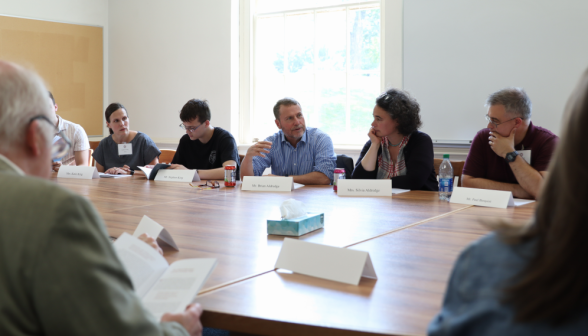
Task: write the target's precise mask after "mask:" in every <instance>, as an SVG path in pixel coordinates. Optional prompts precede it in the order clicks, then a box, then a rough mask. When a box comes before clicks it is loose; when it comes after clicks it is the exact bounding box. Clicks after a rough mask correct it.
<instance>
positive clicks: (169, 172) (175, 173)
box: [155, 169, 200, 182]
mask: <svg viewBox="0 0 588 336" xmlns="http://www.w3.org/2000/svg"><path fill="white" fill-rule="evenodd" d="M195 176H196V170H187V169H160V170H159V171H158V172H157V175H156V176H155V181H168V182H193V181H194V182H195V181H200V179H198V180H195Z"/></svg>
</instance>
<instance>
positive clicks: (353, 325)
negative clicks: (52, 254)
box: [56, 175, 534, 335]
mask: <svg viewBox="0 0 588 336" xmlns="http://www.w3.org/2000/svg"><path fill="white" fill-rule="evenodd" d="M56 180H58V181H57V182H58V183H59V184H61V185H63V186H64V187H67V188H69V189H72V190H74V191H75V192H77V193H79V194H82V195H84V196H86V197H87V198H89V199H90V200H91V201H92V203H94V205H95V206H96V207H97V209H98V211H99V212H100V213H101V215H102V217H103V218H104V221H105V224H106V226H107V228H108V231H109V233H110V234H111V235H113V236H118V235H120V234H121V233H122V232H123V231H125V232H129V233H132V232H133V231H134V229H135V228H136V226H137V224H138V223H139V221H140V220H141V218H142V217H143V215H147V216H149V217H151V218H152V219H154V220H155V221H157V222H158V223H160V224H162V225H163V226H164V227H166V228H167V229H168V231H170V233H171V234H172V236H173V237H174V239H175V240H176V242H177V243H178V245H179V247H180V251H179V252H175V251H171V250H169V249H166V250H165V255H166V258H167V259H168V261H170V262H172V261H174V260H176V259H184V258H203V257H214V258H217V259H218V266H217V268H216V269H215V271H214V272H213V274H212V275H211V277H210V279H209V280H208V281H207V282H206V283H205V284H204V286H203V290H202V291H201V294H202V295H200V296H199V297H198V300H197V301H198V302H200V303H201V304H202V305H203V307H204V308H205V314H204V315H203V323H204V325H205V326H211V327H217V328H221V329H226V330H232V331H238V332H244V333H254V334H262V335H294V334H296V335H300V334H315V335H329V334H338V335H339V334H341V335H342V334H359V333H365V334H369V333H375V334H395V335H417V334H425V333H426V326H427V324H428V322H429V321H430V319H431V318H432V317H433V316H434V314H435V313H436V312H437V311H438V310H439V308H440V305H441V299H442V296H443V293H444V290H445V284H446V282H447V279H448V276H449V272H450V270H451V267H452V264H453V262H454V260H455V258H456V256H457V254H458V253H459V251H460V250H461V249H462V248H463V247H465V246H466V245H467V244H469V243H470V242H472V241H473V240H475V239H477V238H478V237H480V236H481V235H483V234H484V233H486V232H487V231H486V230H485V229H483V228H481V227H480V226H479V225H478V224H477V223H476V217H477V216H483V217H489V218H493V217H500V218H515V219H526V218H529V217H530V216H531V214H532V209H533V207H534V206H533V205H527V206H524V207H520V208H516V209H513V208H509V209H506V210H502V209H485V208H474V207H471V206H467V205H459V204H449V203H447V202H439V200H438V195H437V193H435V192H422V191H421V192H419V191H413V192H409V193H404V194H399V195H394V196H392V197H373V198H367V197H364V198H362V197H338V196H337V195H336V194H335V193H334V192H333V191H332V188H331V187H327V186H320V187H313V186H305V187H303V188H301V189H297V190H294V191H292V192H291V193H278V192H275V193H269V192H268V193H265V192H242V191H240V189H239V188H221V189H217V190H207V191H198V190H196V189H194V188H192V187H190V186H189V185H188V184H187V183H186V184H184V183H175V182H155V181H147V180H146V178H145V177H144V176H140V175H139V176H133V177H125V178H119V179H99V180H73V179H56ZM289 198H295V199H297V200H300V201H302V202H304V203H305V204H306V205H307V208H308V211H311V212H324V213H325V228H324V229H321V230H318V231H315V232H312V233H310V234H307V235H304V236H302V237H300V238H299V239H302V240H305V241H311V242H317V243H323V244H328V245H333V246H339V247H351V248H355V249H360V250H365V251H368V252H370V255H371V257H372V260H373V262H374V266H375V269H376V273H377V274H378V280H377V281H375V280H369V279H362V280H361V282H360V285H359V286H348V285H344V284H339V283H336V282H332V281H326V280H320V279H315V278H311V277H307V276H302V275H298V274H288V273H285V272H281V271H274V268H273V266H274V263H275V261H276V259H277V255H278V253H279V250H280V248H281V244H282V241H283V238H284V237H281V236H268V235H267V230H266V220H267V219H270V218H279V217H280V213H279V205H280V204H281V203H282V202H283V201H284V200H286V199H289Z"/></svg>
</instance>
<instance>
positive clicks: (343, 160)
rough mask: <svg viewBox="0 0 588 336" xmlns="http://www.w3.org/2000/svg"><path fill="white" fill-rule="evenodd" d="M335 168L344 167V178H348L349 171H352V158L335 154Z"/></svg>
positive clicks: (349, 175) (349, 176)
mask: <svg viewBox="0 0 588 336" xmlns="http://www.w3.org/2000/svg"><path fill="white" fill-rule="evenodd" d="M336 167H337V168H345V178H346V179H350V178H351V173H353V158H351V157H349V156H347V155H345V154H339V155H337V165H336Z"/></svg>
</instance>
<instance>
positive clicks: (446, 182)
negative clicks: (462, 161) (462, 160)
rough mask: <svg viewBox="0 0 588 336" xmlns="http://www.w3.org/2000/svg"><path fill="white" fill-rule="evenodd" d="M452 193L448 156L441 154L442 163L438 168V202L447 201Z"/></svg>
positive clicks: (451, 176)
mask: <svg viewBox="0 0 588 336" xmlns="http://www.w3.org/2000/svg"><path fill="white" fill-rule="evenodd" d="M452 191H453V167H452V166H451V162H449V154H443V161H442V162H441V165H440V166H439V200H441V201H449V199H450V198H451V192H452Z"/></svg>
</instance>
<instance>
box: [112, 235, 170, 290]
mask: <svg viewBox="0 0 588 336" xmlns="http://www.w3.org/2000/svg"><path fill="white" fill-rule="evenodd" d="M112 246H113V247H114V250H115V251H116V253H117V254H118V257H119V259H120V261H121V262H122V264H123V265H124V267H125V269H126V270H127V273H128V274H129V277H130V278H131V281H132V282H133V287H134V288H135V292H136V293H137V295H138V296H139V297H141V298H143V297H144V296H145V294H146V293H147V292H148V291H149V289H150V288H151V287H152V286H153V284H154V283H155V282H156V281H157V279H159V278H160V277H161V275H162V274H163V273H164V272H165V270H166V269H168V268H169V265H168V264H167V261H166V260H165V258H164V257H163V256H162V255H161V254H159V253H158V252H157V251H155V250H154V249H153V248H152V247H151V246H149V245H147V244H146V243H145V242H143V241H141V240H139V239H138V238H136V237H133V236H131V235H130V234H128V233H126V232H125V233H123V234H122V235H121V236H120V237H119V238H118V239H117V240H116V241H115V242H114V243H113V244H112Z"/></svg>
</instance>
